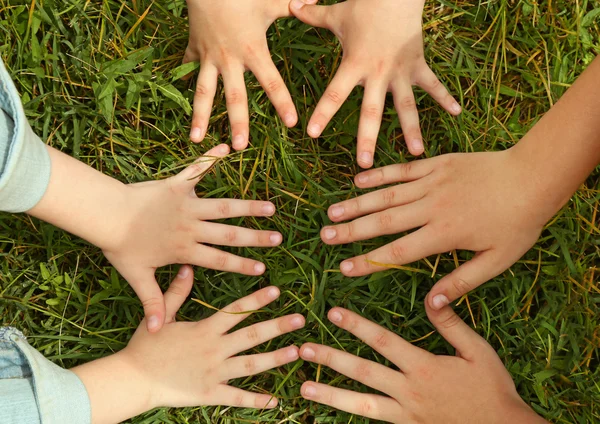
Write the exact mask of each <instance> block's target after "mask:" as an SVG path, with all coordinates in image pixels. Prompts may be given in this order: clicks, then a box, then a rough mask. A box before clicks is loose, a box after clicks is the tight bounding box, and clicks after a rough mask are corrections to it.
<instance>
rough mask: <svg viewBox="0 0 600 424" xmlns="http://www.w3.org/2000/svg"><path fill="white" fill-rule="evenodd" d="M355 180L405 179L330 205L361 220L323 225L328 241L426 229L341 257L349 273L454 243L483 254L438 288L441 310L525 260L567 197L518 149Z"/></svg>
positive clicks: (344, 217) (333, 212)
mask: <svg viewBox="0 0 600 424" xmlns="http://www.w3.org/2000/svg"><path fill="white" fill-rule="evenodd" d="M355 182H356V185H357V186H358V187H360V188H372V187H379V186H382V185H385V184H395V183H406V184H398V185H395V186H392V187H388V188H384V189H381V190H378V191H375V192H372V193H369V194H365V195H363V196H360V197H358V198H355V199H352V200H347V201H345V202H341V203H338V204H336V205H333V206H331V207H330V208H329V212H328V213H329V217H330V218H331V220H332V221H334V222H342V221H348V220H354V221H352V222H349V223H345V224H340V225H337V226H332V227H326V228H323V230H322V231H321V238H322V239H323V241H324V242H325V243H327V244H344V243H352V242H355V241H358V240H367V239H371V238H374V237H377V236H381V235H391V234H397V233H402V232H405V231H409V230H412V229H415V228H419V227H420V229H419V230H418V231H415V232H412V233H410V234H408V235H406V236H404V237H401V238H399V239H398V240H396V241H394V242H393V243H390V244H388V245H387V246H384V247H381V248H379V249H376V250H374V251H372V252H370V253H368V254H366V255H362V256H358V257H356V258H352V259H349V260H346V261H344V262H342V264H341V266H340V268H341V271H342V273H343V274H344V275H346V276H349V277H357V276H363V275H367V274H371V273H374V272H377V271H383V270H386V269H389V266H390V265H405V264H408V263H411V262H415V261H417V260H420V259H422V258H425V257H427V256H431V255H434V254H439V253H444V252H449V251H451V250H454V249H465V250H471V251H475V252H477V254H476V255H475V257H474V258H473V259H472V260H470V261H468V262H466V263H465V264H463V265H462V266H460V267H459V268H457V269H456V270H455V271H454V272H452V273H451V274H449V275H447V276H445V277H444V278H442V279H441V280H440V281H439V282H438V283H437V284H436V286H435V287H434V288H433V289H432V293H433V294H434V296H433V297H432V301H433V302H434V304H432V305H431V306H434V307H436V308H437V309H439V308H441V307H442V306H444V305H447V304H448V303H449V302H451V301H454V300H455V299H457V298H459V297H460V296H462V295H464V294H466V293H468V292H469V291H470V290H473V289H475V288H476V287H479V286H480V285H481V284H483V283H484V282H486V281H487V280H489V279H491V278H493V277H495V276H497V275H499V274H500V273H502V272H504V271H505V270H506V269H507V268H509V267H510V266H511V265H513V264H514V263H515V262H516V261H517V260H519V258H520V257H521V256H523V254H525V252H527V250H529V249H530V248H531V247H532V246H533V245H534V244H535V242H536V240H537V239H538V238H539V236H540V233H541V231H542V229H543V227H544V224H545V223H546V222H548V220H549V219H550V218H551V217H552V216H553V215H554V213H556V211H557V210H558V209H560V207H561V206H562V204H564V201H566V199H568V197H566V198H565V197H564V196H562V195H561V196H560V197H561V198H560V199H556V198H553V196H552V194H551V193H545V191H544V190H540V189H539V187H538V185H539V178H538V177H537V176H536V175H535V172H532V168H531V166H530V164H528V161H527V159H526V158H524V159H523V158H519V157H517V156H516V155H515V152H513V150H512V149H511V150H508V151H504V152H494V153H468V154H450V155H444V156H439V157H436V158H433V159H425V160H422V161H415V162H410V163H404V164H398V165H392V166H387V167H384V168H380V169H374V170H371V171H367V172H363V173H361V174H359V175H357V176H356V178H355ZM386 265H387V266H386Z"/></svg>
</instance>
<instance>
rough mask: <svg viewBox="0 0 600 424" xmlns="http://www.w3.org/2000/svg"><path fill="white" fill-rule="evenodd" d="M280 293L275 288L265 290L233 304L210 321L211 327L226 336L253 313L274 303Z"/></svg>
mask: <svg viewBox="0 0 600 424" xmlns="http://www.w3.org/2000/svg"><path fill="white" fill-rule="evenodd" d="M280 293H281V292H280V291H279V289H278V288H277V287H274V286H271V287H267V288H264V289H262V290H259V291H257V292H255V293H253V294H251V295H249V296H246V297H243V298H242V299H240V300H237V301H235V302H233V303H232V304H230V305H228V306H226V307H225V308H223V309H221V310H220V311H219V312H217V313H216V314H214V315H213V316H211V317H210V318H208V319H209V320H211V321H212V323H211V325H214V326H215V327H216V328H217V329H218V330H219V331H220V332H222V333H223V334H225V333H226V332H228V331H229V330H231V329H232V328H233V327H235V326H236V325H238V324H239V323H241V322H242V321H244V320H245V319H246V318H248V317H249V316H250V315H252V313H254V312H256V311H258V310H259V309H260V308H263V307H265V306H267V305H268V304H269V303H271V302H273V301H274V300H275V299H277V298H278V297H279V295H280Z"/></svg>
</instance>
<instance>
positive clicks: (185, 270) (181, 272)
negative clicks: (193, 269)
mask: <svg viewBox="0 0 600 424" xmlns="http://www.w3.org/2000/svg"><path fill="white" fill-rule="evenodd" d="M189 273H190V269H189V268H188V267H187V266H182V267H181V268H179V272H178V273H177V277H178V278H185V277H187V276H188V274H189Z"/></svg>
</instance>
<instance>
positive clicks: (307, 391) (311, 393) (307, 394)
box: [304, 386, 317, 398]
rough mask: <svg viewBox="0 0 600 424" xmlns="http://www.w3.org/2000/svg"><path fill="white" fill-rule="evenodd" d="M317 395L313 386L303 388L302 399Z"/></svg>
mask: <svg viewBox="0 0 600 424" xmlns="http://www.w3.org/2000/svg"><path fill="white" fill-rule="evenodd" d="M316 394H317V389H315V388H314V387H313V386H306V387H305V388H304V397H307V398H311V397H313V396H315V395H316Z"/></svg>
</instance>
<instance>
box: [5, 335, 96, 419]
mask: <svg viewBox="0 0 600 424" xmlns="http://www.w3.org/2000/svg"><path fill="white" fill-rule="evenodd" d="M0 339H3V341H4V342H9V343H10V344H12V346H14V348H15V349H17V350H18V353H20V354H21V355H22V357H24V364H23V365H24V367H25V366H26V367H28V369H29V371H30V373H31V376H30V377H29V378H28V379H30V380H31V381H32V382H33V395H34V399H35V404H36V406H37V411H38V413H39V418H40V423H41V424H66V423H73V424H75V423H76V424H87V423H91V407H90V401H89V397H88V394H87V391H86V389H85V386H84V385H83V383H82V382H81V380H80V379H79V377H77V375H75V373H73V372H71V371H68V370H65V369H63V368H61V367H59V366H58V365H55V364H54V363H52V362H50V361H49V360H48V359H46V358H45V357H44V356H43V355H42V354H40V353H39V352H38V351H37V350H35V349H34V348H32V347H31V346H30V345H29V343H27V340H26V339H25V337H24V336H23V335H22V334H21V333H20V332H19V331H17V330H15V329H13V328H3V329H1V330H0ZM6 381H7V380H5V381H4V382H6ZM21 381H23V380H22V379H21ZM24 395H25V398H26V397H27V392H26V391H25V392H24ZM29 397H30V398H31V390H30V391H29ZM30 402H31V401H30Z"/></svg>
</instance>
